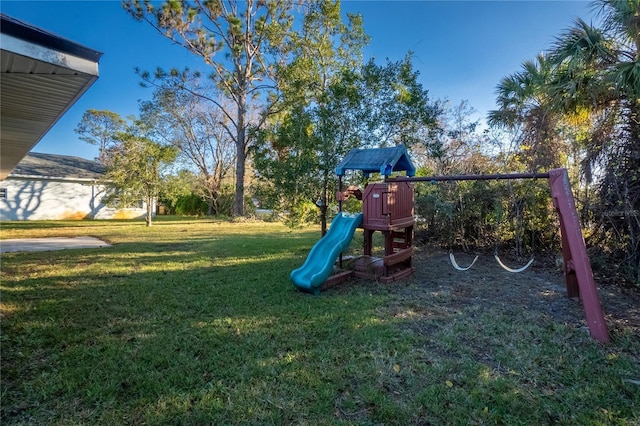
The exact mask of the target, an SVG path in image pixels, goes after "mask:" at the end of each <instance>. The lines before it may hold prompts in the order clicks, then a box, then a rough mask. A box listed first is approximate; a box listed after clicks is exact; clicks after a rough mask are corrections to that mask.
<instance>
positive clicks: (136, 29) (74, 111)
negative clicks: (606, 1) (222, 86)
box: [0, 0, 594, 159]
mask: <svg viewBox="0 0 640 426" xmlns="http://www.w3.org/2000/svg"><path fill="white" fill-rule="evenodd" d="M342 8H343V10H344V11H348V12H360V13H361V14H362V16H363V20H364V26H365V31H366V32H367V33H368V34H369V35H370V36H371V43H370V44H369V46H368V47H367V48H366V50H365V56H366V59H368V58H370V57H375V58H376V61H377V62H378V63H383V62H384V60H385V58H389V59H391V60H399V59H401V58H403V57H404V56H405V54H406V53H407V51H409V50H411V51H413V52H414V66H415V68H416V69H417V70H418V71H420V82H421V83H422V84H423V86H424V88H425V89H427V90H428V91H429V96H430V98H431V99H441V100H444V99H448V100H449V101H451V103H453V104H457V103H459V102H460V101H462V100H467V101H468V102H469V105H470V106H471V107H473V108H474V109H476V110H477V118H479V119H481V121H482V122H484V117H485V116H486V112H487V111H489V110H491V109H494V108H495V88H496V85H497V84H498V83H499V81H500V79H501V78H502V77H505V76H507V75H509V74H512V73H513V72H516V71H519V69H520V66H521V64H522V63H523V62H524V61H526V60H529V59H533V58H534V57H535V56H536V55H537V54H538V53H539V52H541V51H543V50H546V49H548V48H549V47H550V46H551V44H552V43H553V41H554V37H556V36H558V35H559V34H560V33H561V32H562V31H563V30H565V29H567V28H568V27H570V26H571V25H572V23H573V22H574V20H575V19H576V18H578V17H580V18H582V19H584V20H585V21H587V22H589V21H591V20H593V19H594V15H593V13H592V9H591V7H590V2H588V1H577V0H574V1H478V0H476V1H391V0H386V1H356V0H347V1H345V0H343V3H342ZM0 9H1V10H2V12H3V13H5V14H7V15H9V16H12V17H14V18H17V19H21V20H23V21H26V22H28V23H30V24H33V25H36V26H38V27H41V28H43V29H45V30H47V31H50V32H53V33H56V34H58V35H60V36H63V37H66V38H69V39H71V40H73V41H75V42H78V43H81V44H83V45H86V46H87V47H90V48H92V49H95V50H99V51H102V52H104V56H103V57H102V59H101V60H100V66H99V68H100V78H99V79H98V81H97V82H96V83H95V84H94V85H93V86H92V87H91V88H90V89H89V90H88V91H87V92H86V93H85V94H84V96H83V97H81V98H80V99H79V100H78V102H77V103H76V104H75V105H74V106H73V107H72V108H71V109H70V110H69V111H68V112H67V113H66V114H65V115H64V116H63V117H62V118H61V119H60V121H58V123H57V124H56V125H55V126H54V127H53V128H52V129H51V130H50V131H49V133H47V134H46V135H45V136H44V138H43V139H42V140H41V141H40V142H39V143H38V145H36V147H35V148H34V149H33V150H34V151H36V152H45V153H54V154H64V155H76V156H80V157H84V158H89V159H92V158H94V157H96V156H97V148H96V147H94V146H92V145H89V144H87V143H85V142H82V141H80V140H79V139H78V138H77V135H76V134H75V132H74V131H73V129H74V128H75V127H76V125H77V124H78V123H79V121H80V119H81V117H82V114H83V113H84V111H86V110H87V109H90V108H95V109H107V110H111V111H114V112H117V113H118V114H120V115H121V116H123V117H125V116H127V115H132V114H134V115H135V114H137V113H138V101H139V100H147V99H149V98H150V96H151V89H144V88H141V87H140V85H139V82H140V79H139V78H138V76H137V75H136V74H135V72H134V70H135V68H136V67H138V68H140V69H142V70H149V71H153V70H154V69H155V68H156V67H158V66H160V67H163V68H167V69H168V68H172V67H177V68H183V67H184V66H189V68H191V69H201V70H203V71H206V66H205V65H204V63H203V62H202V60H200V59H199V58H197V57H195V56H194V55H191V54H190V53H189V52H187V51H186V50H185V49H184V48H181V47H179V46H177V45H173V44H172V43H171V42H170V41H169V40H166V39H164V38H163V37H161V36H160V35H158V34H157V33H156V32H155V31H154V30H153V29H152V28H151V27H150V26H149V25H148V24H144V23H139V22H136V21H135V20H134V19H133V18H131V17H130V16H129V15H128V14H127V13H125V12H124V10H122V8H121V6H120V1H113V0H112V1H55V0H51V1H25V0H2V2H1V3H0Z"/></svg>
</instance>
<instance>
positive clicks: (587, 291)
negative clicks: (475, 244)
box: [291, 145, 609, 343]
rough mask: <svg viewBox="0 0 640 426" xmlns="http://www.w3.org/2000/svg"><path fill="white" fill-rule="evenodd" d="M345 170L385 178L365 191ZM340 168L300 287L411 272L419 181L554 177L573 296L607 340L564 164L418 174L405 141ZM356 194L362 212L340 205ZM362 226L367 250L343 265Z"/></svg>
mask: <svg viewBox="0 0 640 426" xmlns="http://www.w3.org/2000/svg"><path fill="white" fill-rule="evenodd" d="M347 170H360V171H362V172H363V173H364V174H365V176H368V175H369V174H371V173H380V175H381V176H384V182H380V183H370V184H368V185H366V187H365V188H364V191H361V190H360V189H359V188H358V187H353V186H349V187H347V188H346V189H343V183H342V178H343V176H344V175H345V173H346V171H347ZM335 172H336V175H337V176H338V182H339V183H338V185H339V187H338V188H339V189H338V192H337V194H336V198H337V201H338V205H339V212H338V214H337V215H336V217H335V218H334V219H333V221H332V223H331V226H330V227H329V230H328V232H327V233H326V234H325V235H324V236H323V237H322V238H321V239H320V240H318V241H317V242H316V244H315V245H314V246H313V248H312V249H311V251H310V252H309V255H308V256H307V259H306V261H305V262H304V264H303V265H302V266H301V267H299V268H298V269H295V270H293V271H292V272H291V280H292V281H293V283H294V284H295V286H296V287H297V288H298V289H300V290H302V291H306V292H310V293H313V294H315V295H318V294H319V293H320V291H321V290H325V289H327V288H330V287H333V286H335V285H337V284H339V283H341V282H343V281H344V280H346V279H348V278H349V277H351V276H356V277H361V278H366V279H375V280H377V281H379V282H385V283H386V282H391V281H395V280H398V279H401V278H405V277H407V276H409V275H411V274H412V273H413V272H414V267H413V247H412V240H413V227H414V224H415V218H414V191H413V182H419V181H426V182H438V181H461V180H496V179H497V180H501V179H548V181H549V187H550V190H551V198H552V201H553V205H554V207H555V210H556V212H557V214H558V216H559V219H560V233H561V241H562V256H563V260H564V269H565V270H564V275H565V284H566V288H567V296H568V297H569V298H579V299H580V300H581V301H582V304H583V308H584V311H585V317H586V320H587V323H588V326H589V330H590V332H591V335H592V336H593V338H595V339H596V340H598V341H600V342H603V343H606V342H609V333H608V330H607V327H606V324H605V321H604V314H603V312H602V308H601V305H600V300H599V297H598V293H597V290H596V286H595V282H594V279H593V272H592V270H591V264H590V262H589V257H588V255H587V251H586V246H585V243H584V239H583V236H582V229H581V227H580V222H579V218H578V213H577V210H576V206H575V201H574V199H573V194H572V192H571V186H570V183H569V177H568V174H567V170H566V169H554V170H551V171H549V172H548V173H511V174H494V175H460V176H432V177H415V172H416V169H415V167H414V166H413V164H412V162H411V160H410V158H409V155H408V153H407V150H406V148H405V147H404V146H402V145H399V146H395V147H391V148H378V149H353V150H351V151H350V152H349V153H348V154H347V156H346V157H345V158H344V159H343V160H342V162H341V163H340V164H339V165H338V166H337V167H336V170H335ZM394 172H396V173H399V172H404V173H405V175H404V176H397V177H391V174H392V173H394ZM350 196H354V197H356V198H357V199H359V200H362V212H361V213H355V214H351V213H345V212H343V211H342V204H343V201H345V200H346V199H348V197H350ZM358 228H362V230H363V236H364V243H363V255H362V256H359V257H356V258H352V259H349V262H348V264H349V267H348V268H345V267H344V264H343V263H344V259H343V256H342V253H343V252H344V251H345V250H346V249H347V247H349V245H350V243H351V240H352V238H353V236H354V234H355V231H356V229H358ZM375 232H381V233H382V235H383V237H384V247H383V256H382V257H376V256H373V245H374V233H375ZM496 260H497V261H498V263H500V264H501V266H503V268H505V269H506V270H509V271H510V272H521V271H523V270H524V269H526V267H528V266H529V265H530V264H531V261H529V263H528V264H527V265H526V266H525V267H522V268H519V269H511V268H508V267H506V266H505V265H504V264H503V263H502V262H501V260H500V259H499V258H498V257H497V254H496ZM451 262H452V264H453V266H454V267H455V268H456V269H458V270H466V269H469V268H470V266H469V267H467V268H462V267H459V266H458V267H456V266H457V264H456V262H455V258H453V257H452V259H451ZM474 262H475V260H474Z"/></svg>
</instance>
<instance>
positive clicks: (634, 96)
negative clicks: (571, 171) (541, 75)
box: [548, 0, 640, 284]
mask: <svg viewBox="0 0 640 426" xmlns="http://www.w3.org/2000/svg"><path fill="white" fill-rule="evenodd" d="M593 7H594V10H595V11H596V12H597V14H598V16H599V17H600V18H601V25H600V26H599V27H594V26H592V25H588V24H586V23H585V22H584V21H582V20H577V21H576V23H575V25H574V26H573V27H572V28H570V29H569V30H567V31H565V32H564V33H563V34H562V35H561V36H560V37H558V38H557V39H556V43H555V45H554V47H553V49H552V51H551V55H550V60H551V62H552V63H553V66H554V67H555V74H556V81H555V83H554V84H553V85H550V86H549V88H548V93H549V94H550V96H551V99H552V102H553V104H554V107H555V108H556V109H557V110H558V111H560V112H561V113H564V114H570V113H574V112H575V111H577V110H580V109H583V110H586V111H588V112H589V114H590V118H591V129H590V132H589V135H588V137H587V138H586V144H585V151H586V156H585V158H584V161H583V169H584V171H585V172H586V176H587V177H591V175H592V173H591V170H594V169H596V168H597V169H598V170H600V171H601V175H600V176H598V178H599V179H598V183H599V197H600V199H599V212H598V213H599V214H598V215H597V216H598V217H600V218H601V220H600V222H599V231H600V232H598V233H597V235H599V236H600V241H601V242H602V243H606V244H607V246H608V247H609V248H613V249H614V252H615V253H616V254H618V257H619V259H618V261H619V262H621V263H622V264H623V265H625V267H626V269H627V271H628V276H629V277H630V278H631V279H632V280H633V281H635V282H636V283H638V284H640V213H639V212H640V0H596V1H595V2H593Z"/></svg>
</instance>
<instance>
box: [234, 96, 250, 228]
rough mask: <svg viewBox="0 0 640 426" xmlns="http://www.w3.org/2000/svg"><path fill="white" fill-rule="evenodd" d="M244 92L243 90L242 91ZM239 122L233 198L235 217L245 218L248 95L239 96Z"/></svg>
mask: <svg viewBox="0 0 640 426" xmlns="http://www.w3.org/2000/svg"><path fill="white" fill-rule="evenodd" d="M241 91H242V89H241ZM238 97H239V100H238V117H237V118H238V121H237V124H236V125H237V128H236V191H235V196H234V198H233V212H232V213H233V216H234V217H238V216H244V174H245V161H246V157H247V150H246V148H247V135H246V132H245V120H246V113H247V108H246V94H245V93H241V94H239V96H238Z"/></svg>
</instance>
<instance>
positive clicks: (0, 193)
mask: <svg viewBox="0 0 640 426" xmlns="http://www.w3.org/2000/svg"><path fill="white" fill-rule="evenodd" d="M6 199H7V188H0V200H6Z"/></svg>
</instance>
